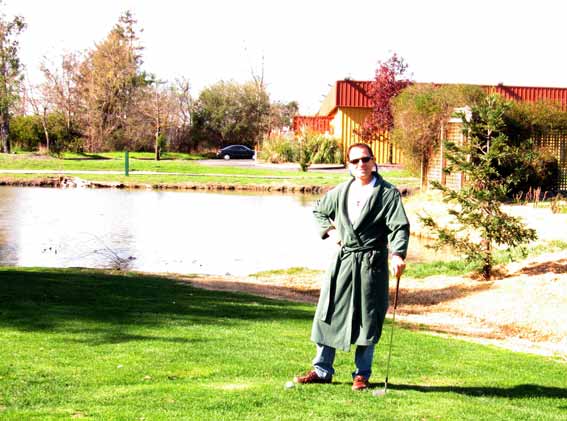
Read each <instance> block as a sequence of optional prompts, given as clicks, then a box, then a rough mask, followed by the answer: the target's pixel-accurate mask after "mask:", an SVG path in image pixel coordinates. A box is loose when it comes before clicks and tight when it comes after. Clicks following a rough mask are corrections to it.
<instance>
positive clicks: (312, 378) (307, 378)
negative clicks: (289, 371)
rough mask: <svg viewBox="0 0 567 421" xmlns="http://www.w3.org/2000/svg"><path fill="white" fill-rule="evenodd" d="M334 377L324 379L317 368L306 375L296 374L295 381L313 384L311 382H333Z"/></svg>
mask: <svg viewBox="0 0 567 421" xmlns="http://www.w3.org/2000/svg"><path fill="white" fill-rule="evenodd" d="M331 381H332V379H323V378H321V377H319V376H318V375H317V372H316V371H315V370H311V371H310V372H309V373H307V374H306V375H304V376H295V377H294V379H293V382H294V383H299V384H311V383H331Z"/></svg>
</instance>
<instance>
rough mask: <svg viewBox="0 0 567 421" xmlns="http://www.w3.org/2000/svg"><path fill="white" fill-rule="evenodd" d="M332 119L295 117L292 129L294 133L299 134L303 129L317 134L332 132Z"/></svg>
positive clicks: (326, 117) (325, 117) (324, 117)
mask: <svg viewBox="0 0 567 421" xmlns="http://www.w3.org/2000/svg"><path fill="white" fill-rule="evenodd" d="M331 120H332V117H328V116H299V115H298V116H295V117H293V123H292V128H293V131H294V132H296V133H297V132H298V131H299V130H301V128H302V127H307V128H308V129H310V130H313V131H315V132H317V133H325V132H330V131H331V125H330V123H331Z"/></svg>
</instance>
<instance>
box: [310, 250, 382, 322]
mask: <svg viewBox="0 0 567 421" xmlns="http://www.w3.org/2000/svg"><path fill="white" fill-rule="evenodd" d="M368 252H374V254H373V255H372V257H371V262H370V263H371V264H373V263H374V262H373V259H374V256H376V255H379V254H380V250H376V248H375V247H373V246H341V248H340V250H339V252H338V253H337V258H336V260H335V265H334V266H333V267H332V270H331V273H330V277H329V294H328V299H327V303H326V308H325V309H324V311H322V313H321V317H320V318H321V320H324V321H326V322H327V323H329V322H330V320H331V318H332V314H330V313H331V312H330V311H329V310H330V309H331V308H332V307H333V302H334V299H335V294H336V290H337V277H338V276H339V270H340V267H341V262H342V260H343V258H344V257H347V256H348V255H349V254H354V256H353V259H352V268H351V282H353V290H352V296H351V300H352V301H354V297H356V296H360V294H358V295H357V293H358V292H359V291H358V290H357V288H359V286H360V282H356V279H357V278H360V269H361V267H362V259H363V258H364V254H365V253H368ZM352 304H353V305H354V304H355V303H354V302H352ZM359 307H360V306H359ZM357 311H358V312H360V311H361V310H360V308H359V309H358V310H357ZM358 316H360V314H358ZM358 319H359V320H360V317H359V318H358Z"/></svg>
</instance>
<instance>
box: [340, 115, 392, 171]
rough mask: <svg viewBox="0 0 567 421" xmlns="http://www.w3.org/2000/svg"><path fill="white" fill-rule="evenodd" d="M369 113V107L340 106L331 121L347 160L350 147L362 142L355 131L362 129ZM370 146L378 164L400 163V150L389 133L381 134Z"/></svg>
mask: <svg viewBox="0 0 567 421" xmlns="http://www.w3.org/2000/svg"><path fill="white" fill-rule="evenodd" d="M368 114H370V110H369V109H367V108H339V109H338V110H337V112H336V114H335V116H334V118H333V121H332V122H331V125H332V126H333V128H334V136H336V137H338V138H339V139H341V142H342V147H343V153H344V157H345V161H346V159H347V156H346V151H347V149H348V147H349V146H350V145H352V144H354V143H359V142H361V139H360V137H359V136H357V135H356V134H355V131H356V130H358V129H360V127H361V125H362V123H363V122H364V119H365V118H366V116H368ZM370 147H371V148H372V151H373V153H374V156H375V157H376V162H377V163H378V164H389V163H393V164H398V163H400V160H401V154H400V151H399V150H398V149H397V148H396V147H395V146H392V145H391V143H390V141H389V139H388V133H384V135H382V136H380V139H378V140H374V141H372V143H371V144H370ZM390 154H391V155H392V162H390Z"/></svg>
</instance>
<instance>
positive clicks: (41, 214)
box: [0, 187, 418, 275]
mask: <svg viewBox="0 0 567 421" xmlns="http://www.w3.org/2000/svg"><path fill="white" fill-rule="evenodd" d="M315 200H316V198H315V197H314V196H306V195H281V194H240V193H238V194H227V193H200V192H176V191H166V192H164V191H124V190H90V189H46V188H29V187H27V188H17V187H0V265H15V266H47V267H72V266H83V267H115V266H122V267H130V268H132V269H135V270H141V271H152V272H179V273H209V274H227V273H229V274H233V275H246V274H249V273H254V272H257V271H262V270H271V269H278V268H289V267H293V266H304V267H309V268H313V269H325V268H326V267H327V265H328V263H329V259H330V258H331V256H332V254H333V252H334V246H333V245H332V244H330V243H329V242H326V241H321V240H320V239H319V237H318V235H317V228H316V226H315V224H314V222H313V218H312V206H313V204H314V202H315ZM416 245H417V244H416V241H414V239H412V248H413V249H414V250H416V248H415V246H416ZM416 257H418V256H415V252H414V254H413V255H412V257H411V258H412V259H415V258H416Z"/></svg>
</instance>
